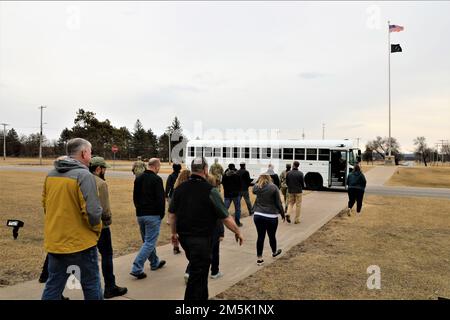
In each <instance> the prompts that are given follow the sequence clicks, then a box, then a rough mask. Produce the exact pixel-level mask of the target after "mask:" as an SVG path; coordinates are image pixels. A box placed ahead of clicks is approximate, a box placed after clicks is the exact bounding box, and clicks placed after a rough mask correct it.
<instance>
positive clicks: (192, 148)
mask: <svg viewBox="0 0 450 320" xmlns="http://www.w3.org/2000/svg"><path fill="white" fill-rule="evenodd" d="M194 151H195V148H194V147H189V157H194V156H195V153H194Z"/></svg>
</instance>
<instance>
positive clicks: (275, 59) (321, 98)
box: [0, 1, 450, 152]
mask: <svg viewBox="0 0 450 320" xmlns="http://www.w3.org/2000/svg"><path fill="white" fill-rule="evenodd" d="M388 19H390V20H391V23H392V24H398V25H401V26H404V28H405V30H404V31H403V32H399V33H391V43H395V44H396V43H398V44H400V45H401V47H402V48H403V52H402V53H394V54H392V55H391V80H392V87H391V88H392V135H393V136H394V137H397V138H398V139H399V142H400V144H401V146H402V147H403V148H402V149H403V151H404V152H409V151H411V150H412V148H413V146H412V140H413V139H414V138H415V137H417V136H419V135H423V136H425V137H426V138H427V140H428V142H429V144H431V145H434V144H435V143H436V142H437V140H438V139H450V120H449V119H450V58H449V57H450V41H449V39H450V2H444V1H440V2H425V1H424V2H418V1H411V2H409V1H402V2H356V1H355V2H331V3H330V2H319V3H316V2H293V1H290V2H275V1H274V2H256V1H252V2H237V1H230V2H217V1H214V2H212V1H211V2H207V1H200V2H144V1H139V2H131V3H130V2H126V3H125V2H118V1H114V2H107V1H101V2H37V1H36V2H34V1H33V2H4V1H2V2H0V108H1V113H0V122H6V123H9V124H11V126H12V127H14V128H15V129H16V130H17V131H18V132H19V133H24V134H29V133H32V132H38V130H39V110H38V106H40V105H46V106H47V109H45V111H44V122H46V125H45V127H44V134H45V135H46V136H47V137H48V138H50V139H56V138H58V137H59V134H60V132H61V130H62V129H63V128H64V127H69V128H70V127H72V126H73V119H74V117H75V112H76V110H77V109H78V108H84V109H85V110H90V111H93V112H95V113H96V114H97V117H98V118H99V119H100V120H104V119H106V118H108V119H109V120H110V121H111V122H112V124H113V125H114V126H116V127H120V126H126V127H128V128H129V129H130V130H132V129H133V126H134V123H135V121H136V119H138V118H139V119H140V120H141V121H142V123H143V124H144V127H145V128H152V129H153V130H154V131H155V132H156V133H158V134H160V133H162V131H163V130H164V129H165V128H166V127H167V126H168V125H169V124H170V122H171V121H172V119H173V117H174V116H178V117H179V119H180V120H181V123H182V125H183V127H184V128H185V129H186V130H188V131H189V132H192V130H193V128H194V122H195V121H201V123H202V127H203V130H208V129H216V130H221V131H223V132H224V131H225V130H226V129H242V130H246V129H248V128H253V129H268V130H270V129H280V130H281V131H280V132H281V134H280V135H281V136H284V137H294V136H297V137H301V133H302V130H303V129H304V131H305V135H306V138H307V139H321V138H322V123H325V137H326V138H330V139H331V138H350V139H352V138H357V137H359V138H361V139H362V140H361V143H360V147H361V148H362V147H363V144H364V143H365V142H366V141H367V140H368V139H372V138H374V137H375V136H377V135H381V136H387V135H388V32H387V20H388Z"/></svg>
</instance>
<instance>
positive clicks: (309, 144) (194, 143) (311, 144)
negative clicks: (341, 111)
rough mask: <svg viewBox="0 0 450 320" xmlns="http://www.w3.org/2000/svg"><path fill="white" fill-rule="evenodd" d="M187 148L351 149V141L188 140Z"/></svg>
mask: <svg viewBox="0 0 450 320" xmlns="http://www.w3.org/2000/svg"><path fill="white" fill-rule="evenodd" d="M187 146H188V147H215V146H216V147H223V146H230V147H233V146H239V147H242V146H244V147H245V146H248V147H253V146H258V147H272V148H277V147H279V148H286V147H288V148H289V147H294V148H295V147H298V148H353V141H352V140H303V139H298V140H296V139H292V140H287V139H285V140H190V141H188V143H187Z"/></svg>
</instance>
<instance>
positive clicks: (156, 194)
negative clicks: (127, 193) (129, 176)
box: [130, 158, 166, 279]
mask: <svg viewBox="0 0 450 320" xmlns="http://www.w3.org/2000/svg"><path fill="white" fill-rule="evenodd" d="M160 168H161V163H160V161H159V159H157V158H152V159H150V160H149V162H148V170H145V171H144V173H143V174H141V175H139V176H138V177H137V178H136V180H135V181H134V190H133V201H134V206H135V207H136V216H137V220H138V223H139V227H140V230H141V236H142V241H143V242H144V243H143V244H142V247H141V249H140V250H139V253H138V255H137V257H136V259H135V260H134V262H133V267H132V269H131V273H130V274H131V275H132V276H134V277H136V278H138V279H143V278H145V277H146V276H147V275H146V274H145V272H144V263H145V261H147V260H150V266H151V270H158V269H160V268H162V267H163V266H164V265H165V264H166V261H164V260H160V259H159V258H158V256H157V255H156V243H157V242H158V236H159V231H160V227H161V220H162V219H163V218H164V214H165V209H166V208H165V207H166V202H165V197H164V186H163V181H162V179H161V177H159V176H158V172H159V169H160Z"/></svg>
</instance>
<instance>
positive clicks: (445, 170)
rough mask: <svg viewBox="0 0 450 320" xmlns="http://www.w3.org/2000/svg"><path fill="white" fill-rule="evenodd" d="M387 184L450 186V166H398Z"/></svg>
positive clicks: (431, 186) (430, 186)
mask: <svg viewBox="0 0 450 320" xmlns="http://www.w3.org/2000/svg"><path fill="white" fill-rule="evenodd" d="M386 185H388V186H403V187H429V188H450V167H421V168H397V171H396V173H394V174H393V175H392V177H391V179H390V180H389V181H388V182H387V183H386Z"/></svg>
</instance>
